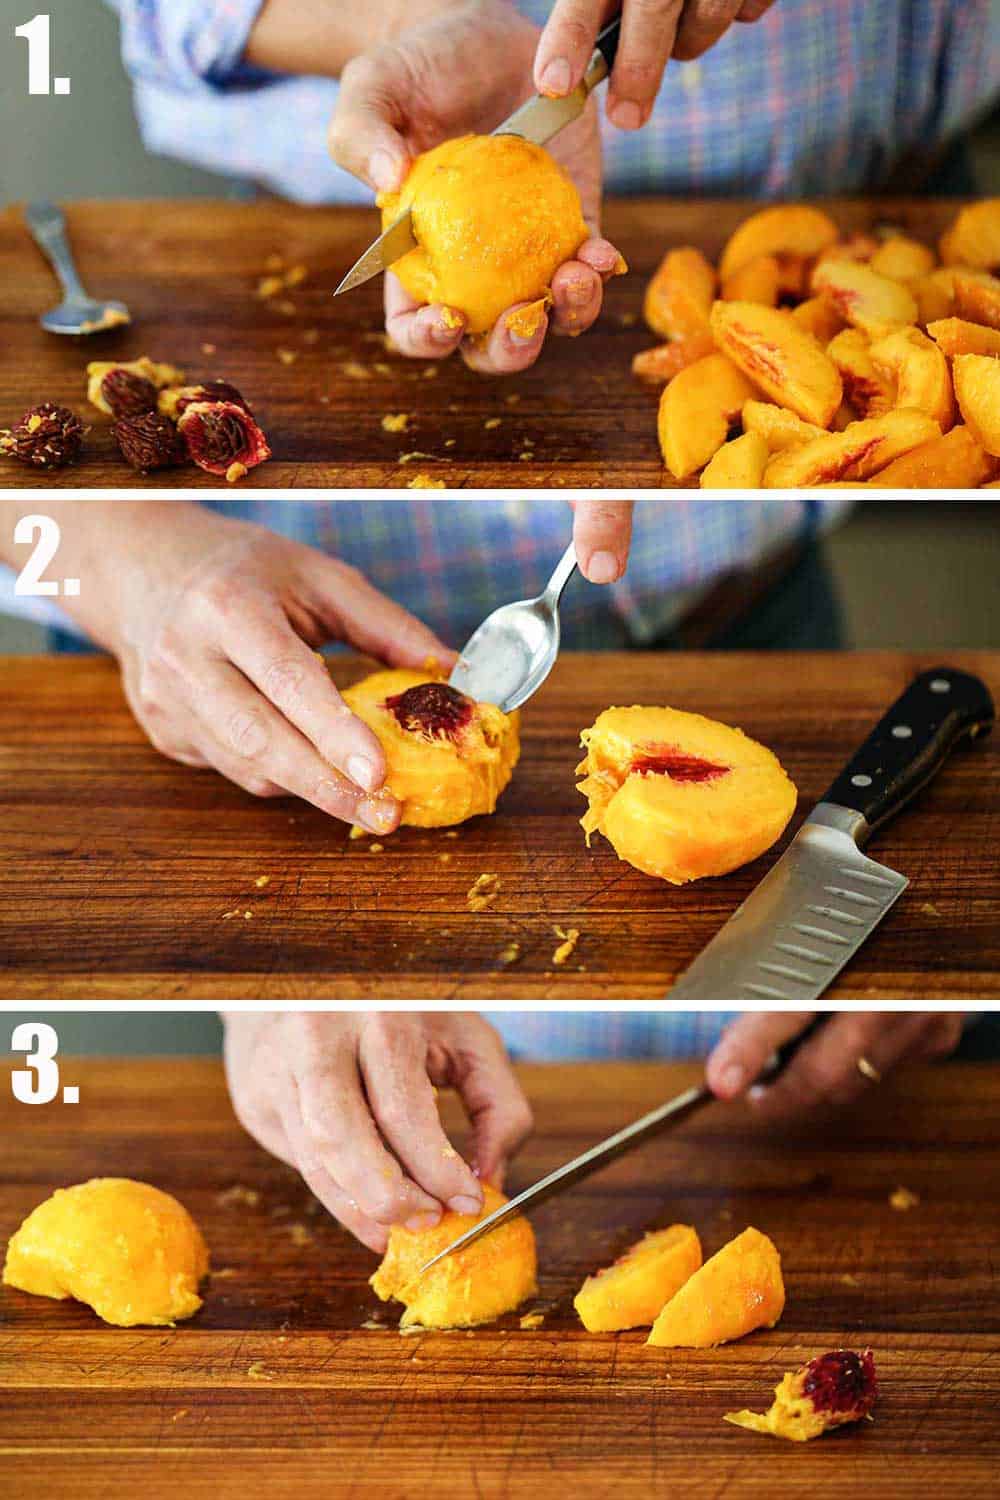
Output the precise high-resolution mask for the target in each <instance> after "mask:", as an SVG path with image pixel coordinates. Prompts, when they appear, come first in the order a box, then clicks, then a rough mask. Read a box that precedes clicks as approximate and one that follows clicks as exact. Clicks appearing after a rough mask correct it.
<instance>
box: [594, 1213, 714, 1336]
mask: <svg viewBox="0 0 1000 1500" xmlns="http://www.w3.org/2000/svg"><path fill="white" fill-rule="evenodd" d="M700 1265H701V1241H700V1240H699V1238H698V1236H697V1234H696V1232H695V1231H694V1230H693V1229H692V1228H691V1226H690V1225H689V1224H671V1226H670V1228H669V1229H659V1230H657V1231H655V1233H653V1234H647V1235H646V1236H645V1237H644V1238H643V1239H641V1240H639V1242H638V1244H635V1245H632V1246H631V1247H630V1248H629V1249H628V1250H626V1251H625V1254H624V1255H621V1256H619V1258H618V1259H617V1260H616V1261H615V1262H614V1264H613V1265H610V1266H606V1267H605V1268H604V1270H603V1271H597V1272H596V1273H595V1274H594V1275H593V1276H588V1277H587V1279H586V1281H585V1282H584V1283H583V1286H582V1287H581V1288H580V1290H579V1291H578V1292H577V1294H576V1296H575V1297H574V1298H573V1306H574V1307H575V1308H576V1310H577V1312H578V1313H579V1314H580V1321H581V1322H582V1324H583V1326H584V1328H586V1330H587V1332H588V1333H617V1332H619V1331H620V1330H621V1329H624V1328H649V1327H650V1326H651V1325H652V1324H653V1323H654V1322H655V1321H656V1316H657V1314H658V1313H659V1311H660V1309H661V1308H662V1307H663V1306H664V1305H665V1304H666V1303H667V1302H669V1301H670V1299H671V1297H672V1296H673V1295H674V1293H675V1292H677V1291H679V1290H680V1288H681V1287H682V1286H683V1285H684V1283H685V1281H687V1279H688V1277H689V1276H693V1275H694V1273H695V1271H697V1269H698V1267H699V1266H700Z"/></svg>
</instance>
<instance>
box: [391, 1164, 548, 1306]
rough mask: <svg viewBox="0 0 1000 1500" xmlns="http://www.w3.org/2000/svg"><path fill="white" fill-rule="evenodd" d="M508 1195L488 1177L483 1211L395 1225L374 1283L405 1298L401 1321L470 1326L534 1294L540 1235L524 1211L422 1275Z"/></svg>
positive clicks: (484, 1186) (396, 1296) (484, 1190)
mask: <svg viewBox="0 0 1000 1500" xmlns="http://www.w3.org/2000/svg"><path fill="white" fill-rule="evenodd" d="M506 1202H507V1199H506V1198H505V1197H504V1195H503V1193H500V1192H498V1191H497V1189H496V1188H494V1187H491V1186H489V1184H484V1185H483V1211H482V1213H481V1214H479V1215H478V1216H476V1215H474V1214H456V1213H452V1212H451V1211H449V1212H447V1213H445V1214H444V1215H443V1216H442V1218H441V1220H440V1222H439V1223H438V1224H436V1225H435V1226H434V1228H433V1229H419V1230H417V1229H405V1228H404V1227H403V1226H402V1225H401V1224H394V1225H393V1226H392V1228H391V1229H390V1230H389V1244H388V1247H387V1249H386V1252H385V1255H384V1256H383V1258H382V1263H381V1265H380V1266H379V1268H378V1270H377V1271H376V1272H375V1274H374V1276H373V1277H372V1278H371V1283H370V1284H371V1286H372V1288H373V1289H374V1291H375V1292H376V1293H377V1295H378V1296H379V1297H380V1298H381V1299H382V1301H383V1302H388V1301H389V1300H390V1298H394V1299H395V1300H396V1301H397V1302H402V1303H403V1304H404V1305H405V1307H406V1311H405V1312H404V1314H403V1316H402V1318H401V1319H400V1324H399V1326H400V1328H411V1327H413V1326H414V1325H416V1326H418V1327H421V1328H471V1327H474V1326H475V1324H477V1323H491V1322H492V1321H493V1319H494V1318H499V1317H500V1316H501V1315H502V1314H503V1313H506V1312H513V1310H514V1308H515V1307H518V1306H519V1305H520V1303H522V1302H524V1301H525V1299H526V1298H528V1297H531V1296H533V1295H534V1293H535V1290H536V1286H535V1274H536V1256H535V1235H534V1231H533V1230H532V1228H531V1225H530V1224H529V1223H528V1221H527V1219H525V1218H522V1217H521V1215H520V1214H518V1215H516V1216H515V1217H514V1218H513V1219H508V1220H507V1222H506V1223H505V1224H501V1225H500V1227H499V1229H494V1230H493V1231H492V1232H491V1233H490V1234H485V1235H483V1236H482V1238H481V1239H478V1240H475V1241H474V1242H473V1243H472V1244H471V1245H468V1246H466V1248H465V1249H464V1250H456V1251H455V1253H454V1255H446V1256H445V1258H444V1260H442V1261H439V1262H438V1264H437V1265H436V1266H435V1267H434V1268H433V1270H430V1271H428V1272H427V1273H426V1274H425V1275H423V1276H420V1277H419V1278H418V1277H417V1273H418V1271H419V1270H420V1268H421V1267H422V1266H424V1265H426V1263H427V1261H429V1260H431V1259H433V1257H434V1256H435V1255H437V1254H438V1252H439V1251H440V1250H445V1249H447V1247H448V1246H449V1245H450V1244H452V1242H453V1241H454V1240H457V1239H458V1237H459V1235H462V1234H464V1233H465V1232H466V1230H467V1229H471V1228H472V1226H473V1224H475V1223H477V1222H478V1220H479V1219H480V1218H485V1216H486V1215H487V1214H491V1213H493V1211H494V1210H495V1209H497V1208H499V1207H500V1206H501V1204H503V1203H506Z"/></svg>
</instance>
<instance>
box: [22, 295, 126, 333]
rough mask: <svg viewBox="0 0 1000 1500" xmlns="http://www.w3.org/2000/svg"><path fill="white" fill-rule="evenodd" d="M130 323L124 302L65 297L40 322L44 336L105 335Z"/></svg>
mask: <svg viewBox="0 0 1000 1500" xmlns="http://www.w3.org/2000/svg"><path fill="white" fill-rule="evenodd" d="M131 321H132V315H131V313H130V312H129V310H128V308H127V307H126V306H125V304H124V302H95V301H93V299H91V298H87V299H85V300H84V301H82V302H78V301H76V300H74V299H72V298H67V299H66V301H65V302H60V304H59V306H58V307H54V308H53V309H52V311H51V312H47V313H45V315H44V316H43V317H42V318H41V319H40V322H41V325H42V327H43V328H44V329H45V332H46V333H58V334H63V335H70V334H72V335H76V336H80V335H88V334H92V333H107V332H108V331H109V330H111V329H112V328H122V327H124V326H125V325H126V324H128V323H131Z"/></svg>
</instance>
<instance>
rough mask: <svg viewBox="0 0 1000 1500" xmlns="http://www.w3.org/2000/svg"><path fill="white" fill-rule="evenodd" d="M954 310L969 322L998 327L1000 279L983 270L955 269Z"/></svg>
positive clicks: (999, 317) (999, 326) (953, 279)
mask: <svg viewBox="0 0 1000 1500" xmlns="http://www.w3.org/2000/svg"><path fill="white" fill-rule="evenodd" d="M952 285H953V286H954V289H955V311H956V312H957V313H958V316H959V317H960V318H967V319H968V321H969V322H970V323H982V324H983V325H984V327H986V328H1000V279H998V278H997V277H996V276H988V275H987V274H986V272H985V271H965V270H962V269H958V270H956V271H955V272H954V273H953V275H952Z"/></svg>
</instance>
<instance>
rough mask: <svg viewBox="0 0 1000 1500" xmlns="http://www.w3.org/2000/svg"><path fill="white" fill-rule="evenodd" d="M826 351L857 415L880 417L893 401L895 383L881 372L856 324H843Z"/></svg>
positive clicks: (894, 403)
mask: <svg viewBox="0 0 1000 1500" xmlns="http://www.w3.org/2000/svg"><path fill="white" fill-rule="evenodd" d="M826 352H827V354H828V355H829V356H830V358H831V359H832V360H833V362H834V364H835V365H836V366H837V369H838V370H839V371H840V378H841V380H842V381H843V382H844V395H845V397H846V398H847V400H848V402H849V403H850V405H851V406H852V407H853V408H854V410H855V412H856V413H857V415H858V416H859V417H880V416H882V415H883V413H885V412H887V411H892V408H893V407H894V406H895V405H896V383H895V381H894V380H893V379H892V377H891V376H888V375H886V374H884V373H883V372H881V371H880V370H879V369H878V368H877V366H876V364H875V361H874V360H873V359H872V356H871V347H870V345H869V343H868V340H867V338H866V337H865V335H864V334H863V333H862V332H861V330H860V328H845V329H844V331H843V332H842V333H838V334H837V337H836V338H834V339H831V340H830V342H829V343H828V344H827V346H826Z"/></svg>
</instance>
